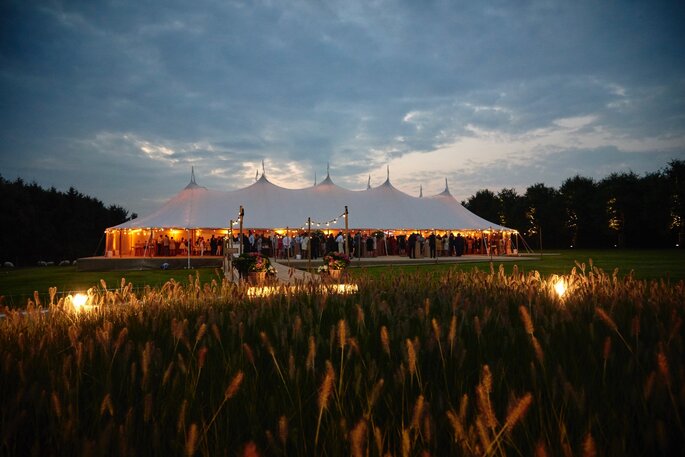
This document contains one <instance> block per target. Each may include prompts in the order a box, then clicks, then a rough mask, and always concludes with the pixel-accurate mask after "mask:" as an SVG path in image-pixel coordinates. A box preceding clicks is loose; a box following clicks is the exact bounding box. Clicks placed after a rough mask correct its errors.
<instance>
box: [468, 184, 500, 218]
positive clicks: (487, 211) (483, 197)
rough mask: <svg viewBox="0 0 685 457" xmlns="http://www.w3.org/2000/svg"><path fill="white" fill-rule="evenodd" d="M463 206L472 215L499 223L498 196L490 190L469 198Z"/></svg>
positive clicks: (479, 192) (481, 191)
mask: <svg viewBox="0 0 685 457" xmlns="http://www.w3.org/2000/svg"><path fill="white" fill-rule="evenodd" d="M462 204H463V205H464V206H465V207H466V208H467V209H468V210H469V211H471V212H472V213H474V214H476V215H478V216H480V217H482V218H483V219H487V220H489V221H492V222H497V221H499V208H500V202H499V199H498V198H497V196H496V195H495V194H494V193H493V192H492V191H490V190H487V189H483V190H479V191H478V192H476V195H473V196H471V197H469V199H468V200H467V201H466V202H462Z"/></svg>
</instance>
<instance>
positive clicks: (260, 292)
mask: <svg viewBox="0 0 685 457" xmlns="http://www.w3.org/2000/svg"><path fill="white" fill-rule="evenodd" d="M297 289H298V288H297V287H296V286H258V287H255V286H253V287H248V288H247V296H248V297H269V296H271V295H276V294H294V293H295V292H297ZM317 289H318V290H317V291H318V292H320V293H323V294H328V293H330V294H342V295H344V294H353V293H355V292H357V291H359V287H358V286H357V285H356V284H321V285H320V286H319V287H318V288H317Z"/></svg>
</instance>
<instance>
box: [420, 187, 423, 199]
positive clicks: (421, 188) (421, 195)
mask: <svg viewBox="0 0 685 457" xmlns="http://www.w3.org/2000/svg"><path fill="white" fill-rule="evenodd" d="M419 198H423V184H419Z"/></svg>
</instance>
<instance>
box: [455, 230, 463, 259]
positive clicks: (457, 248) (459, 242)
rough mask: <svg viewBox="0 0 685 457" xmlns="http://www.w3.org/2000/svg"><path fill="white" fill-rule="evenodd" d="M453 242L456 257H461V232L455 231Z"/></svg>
mask: <svg viewBox="0 0 685 457" xmlns="http://www.w3.org/2000/svg"><path fill="white" fill-rule="evenodd" d="M454 244H455V247H456V251H457V257H461V256H462V255H463V254H464V237H462V236H461V233H457V238H456V240H455V242H454Z"/></svg>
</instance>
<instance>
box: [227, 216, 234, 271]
mask: <svg viewBox="0 0 685 457" xmlns="http://www.w3.org/2000/svg"><path fill="white" fill-rule="evenodd" d="M226 248H227V249H226V251H227V253H228V250H229V249H230V250H231V252H230V253H229V254H228V269H229V270H231V282H233V219H231V220H230V221H229V225H228V240H227V243H226Z"/></svg>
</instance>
